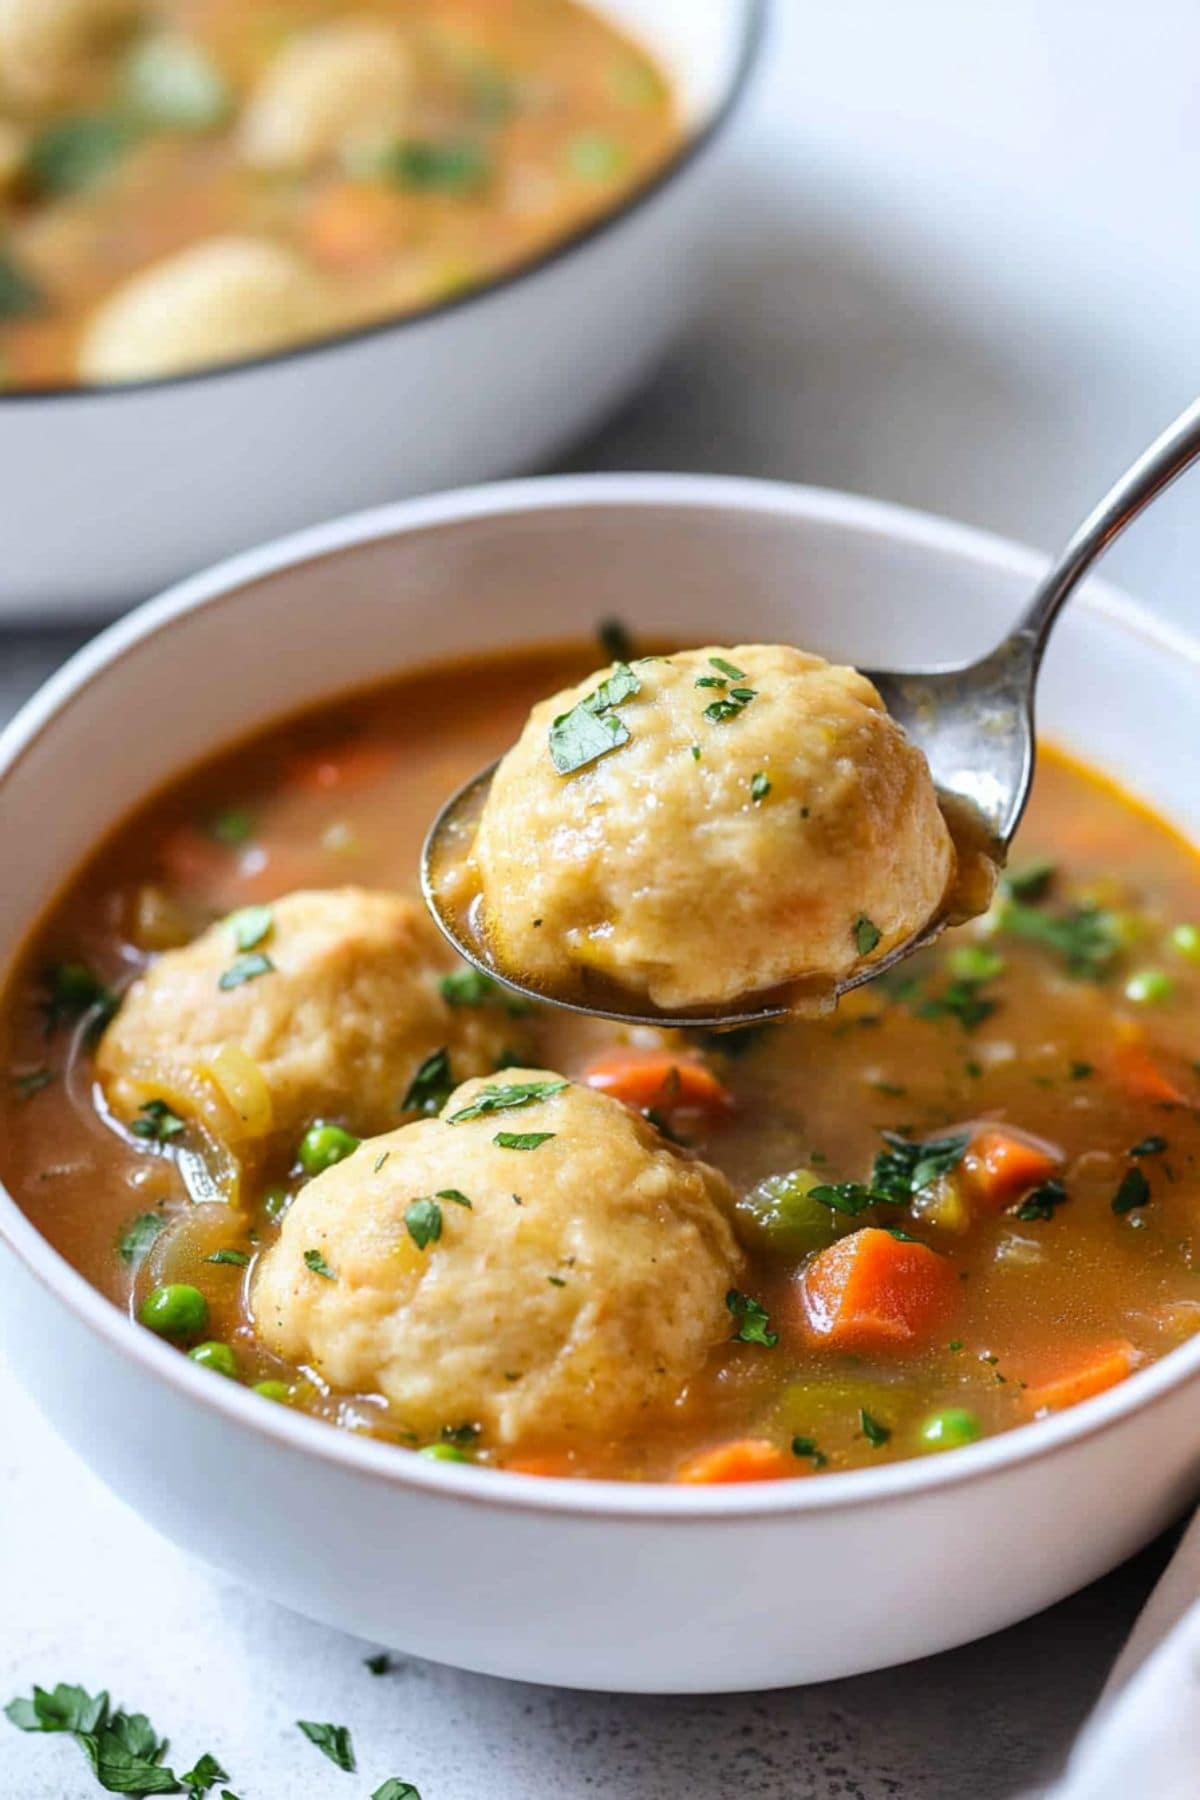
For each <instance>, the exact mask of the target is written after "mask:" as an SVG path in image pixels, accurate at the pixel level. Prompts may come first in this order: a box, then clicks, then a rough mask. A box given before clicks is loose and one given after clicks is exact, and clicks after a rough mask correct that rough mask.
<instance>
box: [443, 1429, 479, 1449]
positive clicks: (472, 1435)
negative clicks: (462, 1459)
mask: <svg viewBox="0 0 1200 1800" xmlns="http://www.w3.org/2000/svg"><path fill="white" fill-rule="evenodd" d="M479 1435H480V1427H479V1426H478V1425H443V1426H442V1442H443V1443H446V1444H456V1445H457V1446H458V1448H459V1449H460V1450H467V1449H469V1448H470V1446H471V1445H472V1444H474V1443H477V1442H478V1440H479Z"/></svg>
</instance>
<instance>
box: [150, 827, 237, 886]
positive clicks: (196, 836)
mask: <svg viewBox="0 0 1200 1800" xmlns="http://www.w3.org/2000/svg"><path fill="white" fill-rule="evenodd" d="M158 862H159V866H160V867H161V869H162V871H163V873H164V875H165V876H166V877H167V879H168V881H169V882H170V883H171V886H172V887H176V888H180V889H183V890H184V891H186V892H190V891H192V890H194V889H196V888H199V889H201V890H202V891H205V890H207V889H209V888H219V887H221V886H223V885H224V884H225V883H226V882H227V881H228V880H229V876H230V871H231V870H232V869H233V867H234V857H233V853H232V852H231V851H230V850H229V849H228V848H227V847H226V846H225V845H224V844H219V843H217V841H216V839H215V838H211V837H209V836H208V835H207V834H206V833H205V832H203V831H201V830H200V828H199V827H198V826H196V825H177V826H176V827H175V829H174V830H173V831H170V832H168V834H167V836H166V837H165V838H163V840H162V842H161V843H160V845H159V847H158Z"/></svg>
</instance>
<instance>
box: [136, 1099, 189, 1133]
mask: <svg viewBox="0 0 1200 1800" xmlns="http://www.w3.org/2000/svg"><path fill="white" fill-rule="evenodd" d="M138 1112H139V1113H140V1114H141V1115H142V1116H141V1118H140V1119H135V1120H134V1121H133V1123H132V1124H131V1125H130V1127H129V1129H130V1131H131V1132H132V1133H133V1135H134V1137H138V1138H145V1139H147V1140H148V1142H150V1143H154V1144H166V1143H169V1142H170V1140H171V1139H172V1138H173V1137H178V1136H179V1134H180V1132H181V1131H183V1130H185V1129H186V1127H185V1126H184V1122H183V1120H182V1119H181V1118H180V1117H179V1114H178V1113H174V1112H172V1111H171V1108H170V1107H169V1106H168V1105H167V1103H166V1101H165V1100H144V1101H143V1102H142V1104H141V1106H139V1107H138Z"/></svg>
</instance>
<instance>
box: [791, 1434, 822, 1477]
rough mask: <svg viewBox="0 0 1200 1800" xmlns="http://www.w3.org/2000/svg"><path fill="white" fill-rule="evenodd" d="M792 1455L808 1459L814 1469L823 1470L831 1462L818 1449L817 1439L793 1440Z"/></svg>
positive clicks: (797, 1438) (801, 1438) (798, 1438)
mask: <svg viewBox="0 0 1200 1800" xmlns="http://www.w3.org/2000/svg"><path fill="white" fill-rule="evenodd" d="M792 1455H793V1456H799V1457H807V1458H808V1460H809V1461H810V1462H811V1463H812V1466H813V1468H814V1469H823V1468H824V1467H825V1464H826V1463H827V1462H828V1461H829V1458H828V1457H827V1456H826V1454H825V1452H824V1451H823V1450H821V1449H819V1448H818V1445H817V1440H816V1438H810V1437H794V1438H793V1439H792Z"/></svg>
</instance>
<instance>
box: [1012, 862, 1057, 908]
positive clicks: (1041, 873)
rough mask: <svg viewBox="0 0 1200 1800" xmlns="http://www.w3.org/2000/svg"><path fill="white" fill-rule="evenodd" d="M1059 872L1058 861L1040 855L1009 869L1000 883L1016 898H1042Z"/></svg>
mask: <svg viewBox="0 0 1200 1800" xmlns="http://www.w3.org/2000/svg"><path fill="white" fill-rule="evenodd" d="M1057 872H1058V866H1057V864H1056V863H1052V862H1051V861H1050V859H1049V857H1046V856H1039V857H1037V858H1035V860H1034V861H1032V862H1027V863H1021V864H1020V866H1019V867H1018V868H1015V869H1009V870H1008V871H1007V873H1006V874H1005V875H1004V877H1003V880H1002V881H1001V884H1000V885H1001V887H1002V888H1003V889H1004V892H1005V893H1006V894H1009V895H1010V896H1011V897H1012V898H1013V899H1014V900H1041V899H1043V898H1044V897H1045V895H1046V892H1047V890H1048V889H1049V887H1050V883H1051V882H1052V881H1053V880H1054V877H1055V875H1056V874H1057Z"/></svg>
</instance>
